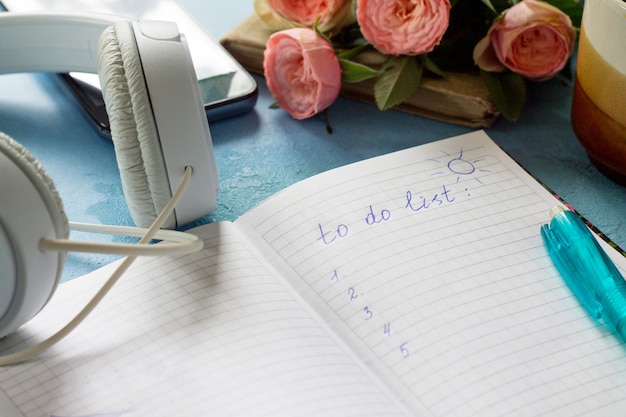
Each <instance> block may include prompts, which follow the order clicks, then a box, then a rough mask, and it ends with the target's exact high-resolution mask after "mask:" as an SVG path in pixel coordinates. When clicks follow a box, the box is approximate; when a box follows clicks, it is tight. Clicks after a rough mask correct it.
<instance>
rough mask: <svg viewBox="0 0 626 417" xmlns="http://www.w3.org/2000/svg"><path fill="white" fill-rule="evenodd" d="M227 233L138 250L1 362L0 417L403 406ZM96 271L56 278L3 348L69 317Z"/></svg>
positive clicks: (354, 410) (225, 228)
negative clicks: (161, 249) (160, 252)
mask: <svg viewBox="0 0 626 417" xmlns="http://www.w3.org/2000/svg"><path fill="white" fill-rule="evenodd" d="M235 232H236V230H235V229H234V226H233V225H232V224H230V223H225V224H219V225H210V226H205V227H203V228H201V229H200V230H198V233H200V234H201V235H202V236H203V237H205V238H206V243H205V249H204V250H203V251H202V252H200V253H196V254H193V255H189V256H186V257H183V258H181V259H171V258H153V259H143V260H139V261H138V262H139V264H137V265H136V266H133V267H132V269H131V270H130V271H129V272H128V273H127V274H126V275H124V276H123V277H122V279H121V280H120V282H119V283H118V284H117V285H116V286H115V287H114V288H113V290H112V291H111V293H110V294H109V295H108V296H107V297H106V298H105V299H104V301H103V303H102V304H101V305H100V306H98V307H97V308H96V310H95V311H94V313H93V315H91V316H90V317H89V318H87V320H86V321H85V322H84V323H83V324H82V325H81V326H80V327H79V328H78V329H77V330H75V332H74V333H72V334H71V335H70V336H69V337H68V338H67V339H65V340H63V341H62V342H60V343H59V344H58V345H56V346H55V347H54V348H52V349H51V350H49V351H47V352H46V353H44V354H42V355H41V356H40V357H38V358H36V359H34V360H32V361H29V362H27V363H24V364H21V365H17V366H11V367H5V368H0V411H1V412H0V414H1V415H2V417H48V416H51V415H54V416H64V417H78V416H90V417H135V416H141V417H157V416H159V417H170V416H177V417H197V416H246V417H249V416H272V417H275V416H277V415H288V416H321V415H323V416H342V417H343V416H359V417H360V416H381V415H385V416H400V415H403V416H405V415H406V414H403V413H402V412H401V411H400V410H399V408H398V407H397V405H396V404H397V402H394V401H393V400H390V397H389V396H388V395H387V394H385V393H384V392H385V390H381V389H380V388H379V385H378V384H377V383H376V381H374V380H372V379H371V377H370V373H368V372H366V371H365V370H364V368H363V367H362V366H361V365H360V364H358V363H357V362H355V361H354V360H353V359H352V357H351V356H350V355H348V354H346V351H345V347H340V346H342V345H341V344H338V343H337V340H336V339H335V338H334V337H332V336H331V335H329V333H328V332H327V331H325V330H323V328H321V327H320V326H319V320H318V319H317V318H316V317H315V316H312V315H311V314H310V313H309V310H308V309H303V308H301V307H300V306H299V305H298V302H297V297H294V296H293V295H292V293H291V291H290V290H288V289H286V288H285V287H284V286H283V285H282V284H281V283H280V282H279V281H277V280H276V278H275V277H274V276H273V275H272V274H271V271H270V270H269V269H267V268H266V266H265V264H264V263H262V262H260V261H259V260H258V259H257V258H255V257H254V256H253V253H252V252H251V251H250V250H249V249H248V247H247V246H246V244H245V243H244V242H242V241H241V240H240V237H239V236H238V235H237V234H236V233H235ZM106 275H107V274H106V271H99V272H98V273H97V274H93V275H88V276H85V277H81V278H78V279H75V280H73V281H69V282H67V283H64V284H62V285H61V286H60V288H59V289H58V291H57V294H56V295H55V297H54V298H53V300H52V302H51V304H50V305H49V306H48V307H47V308H46V310H44V311H43V312H42V313H41V314H40V315H38V316H37V317H36V318H35V319H34V320H33V321H32V322H31V323H29V324H28V325H26V326H25V327H24V328H23V329H21V330H20V332H19V333H18V334H16V335H13V336H11V337H8V338H6V339H4V340H3V341H1V342H0V347H1V348H2V351H3V352H6V351H7V349H10V348H13V349H17V348H19V347H20V346H23V345H24V344H28V345H32V344H34V342H35V340H39V339H40V338H42V337H43V336H44V335H48V334H50V333H51V332H52V330H53V329H56V328H58V327H59V326H60V324H61V323H65V322H67V320H68V319H69V318H70V317H72V316H73V315H74V314H75V312H76V311H77V309H78V308H79V307H80V306H82V305H83V304H84V303H85V302H86V300H87V299H88V297H89V295H90V294H92V293H93V292H94V289H95V288H96V287H98V286H99V285H100V282H101V281H102V278H104V277H105V276H106Z"/></svg>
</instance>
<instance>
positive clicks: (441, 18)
mask: <svg viewBox="0 0 626 417" xmlns="http://www.w3.org/2000/svg"><path fill="white" fill-rule="evenodd" d="M356 18H357V21H358V22H359V25H360V27H361V33H362V34H363V36H364V37H365V39H367V41H368V42H369V43H371V44H372V45H374V47H375V48H376V49H378V50H379V51H380V52H382V53H383V54H387V55H420V54H424V53H426V52H430V51H432V50H433V49H434V48H435V46H437V45H438V44H439V42H440V41H441V38H442V37H443V34H444V33H445V31H446V29H447V28H448V23H449V21H450V1H449V0H394V1H389V0H357V8H356Z"/></svg>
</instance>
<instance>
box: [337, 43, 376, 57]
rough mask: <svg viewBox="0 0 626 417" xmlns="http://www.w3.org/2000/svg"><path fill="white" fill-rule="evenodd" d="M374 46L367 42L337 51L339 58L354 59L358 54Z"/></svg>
mask: <svg viewBox="0 0 626 417" xmlns="http://www.w3.org/2000/svg"><path fill="white" fill-rule="evenodd" d="M370 48H372V45H370V44H369V43H367V42H364V43H362V44H361V45H358V46H356V47H354V48H352V49H347V50H345V51H341V52H338V53H337V58H339V59H341V58H344V59H352V58H354V57H355V56H357V55H358V54H360V53H361V52H363V51H365V50H367V49H370Z"/></svg>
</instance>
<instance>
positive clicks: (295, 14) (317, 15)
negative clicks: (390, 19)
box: [254, 0, 355, 32]
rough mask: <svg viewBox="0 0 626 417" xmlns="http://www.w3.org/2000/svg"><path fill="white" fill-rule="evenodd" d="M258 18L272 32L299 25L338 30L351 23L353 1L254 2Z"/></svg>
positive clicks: (352, 19) (270, 0) (298, 0)
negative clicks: (315, 25) (272, 30)
mask: <svg viewBox="0 0 626 417" xmlns="http://www.w3.org/2000/svg"><path fill="white" fill-rule="evenodd" d="M254 8H255V10H256V12H257V15H258V16H259V17H260V18H261V20H263V21H264V22H265V23H266V24H267V25H268V26H269V27H270V28H272V29H286V28H289V27H292V26H293V23H296V24H298V25H302V26H306V27H313V24H314V23H315V22H316V21H317V20H318V19H319V22H318V24H317V28H318V29H319V30H321V31H322V32H327V31H330V30H333V29H338V28H340V27H342V26H345V25H346V24H349V23H352V22H354V20H355V18H354V14H353V13H352V0H308V1H302V0H255V1H254Z"/></svg>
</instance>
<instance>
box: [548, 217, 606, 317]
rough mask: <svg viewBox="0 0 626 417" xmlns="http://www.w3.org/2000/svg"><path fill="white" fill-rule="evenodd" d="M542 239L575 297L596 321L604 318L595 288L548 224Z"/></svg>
mask: <svg viewBox="0 0 626 417" xmlns="http://www.w3.org/2000/svg"><path fill="white" fill-rule="evenodd" d="M541 237H542V238H543V242H544V245H545V247H546V249H547V250H548V254H549V255H550V258H552V262H553V263H554V265H555V266H556V269H557V270H558V271H559V273H560V274H561V276H562V277H563V280H564V281H565V283H566V284H567V285H568V286H569V288H570V289H571V290H572V292H573V293H574V295H576V297H577V298H578V300H579V301H580V302H581V303H582V305H583V306H584V307H585V308H586V309H587V310H588V311H589V313H590V314H591V316H592V317H593V318H594V319H596V320H599V319H600V318H602V304H601V303H600V302H599V301H598V300H597V299H596V298H595V296H594V290H593V288H591V286H590V285H589V284H588V283H587V279H586V277H585V275H583V274H582V273H581V271H580V270H579V269H578V268H577V267H576V265H575V263H574V262H573V261H572V260H571V259H570V258H569V256H568V255H567V251H566V250H565V247H564V245H563V244H562V243H561V242H560V241H559V239H558V237H557V236H556V235H555V234H554V232H553V231H552V230H550V228H549V227H548V225H547V224H544V225H543V226H541Z"/></svg>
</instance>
